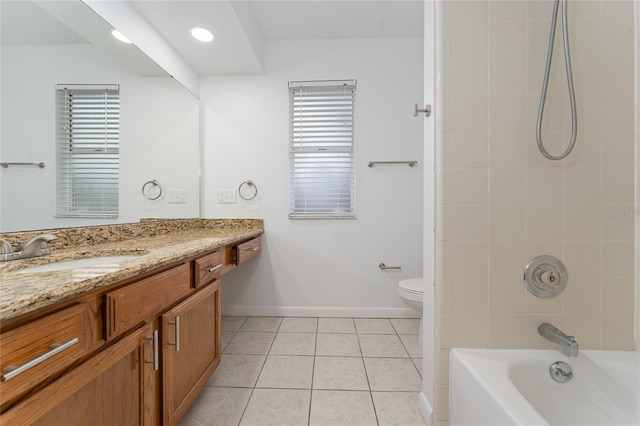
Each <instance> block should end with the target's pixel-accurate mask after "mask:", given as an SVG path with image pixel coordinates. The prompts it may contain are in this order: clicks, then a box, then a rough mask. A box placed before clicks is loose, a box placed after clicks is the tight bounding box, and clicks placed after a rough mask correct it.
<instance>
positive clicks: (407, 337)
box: [398, 334, 422, 358]
mask: <svg viewBox="0 0 640 426" xmlns="http://www.w3.org/2000/svg"><path fill="white" fill-rule="evenodd" d="M398 337H399V338H400V340H401V341H402V345H403V346H404V348H405V349H406V350H407V352H409V356H410V357H411V358H420V357H421V356H422V348H421V347H419V346H418V344H419V342H421V340H420V339H418V335H417V334H400V335H398Z"/></svg>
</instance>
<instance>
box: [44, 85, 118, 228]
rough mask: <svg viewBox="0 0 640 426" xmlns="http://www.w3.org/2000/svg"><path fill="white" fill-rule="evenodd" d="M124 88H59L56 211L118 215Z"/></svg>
mask: <svg viewBox="0 0 640 426" xmlns="http://www.w3.org/2000/svg"><path fill="white" fill-rule="evenodd" d="M119 146H120V89H119V86H118V85H116V84H111V85H58V86H57V88H56V215H57V216H60V217H117V216H118V198H119V197H118V180H119V171H120V166H119V161H120V160H119Z"/></svg>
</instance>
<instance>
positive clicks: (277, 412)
mask: <svg viewBox="0 0 640 426" xmlns="http://www.w3.org/2000/svg"><path fill="white" fill-rule="evenodd" d="M310 398H311V391H309V390H298V389H255V390H254V391H253V394H252V395H251V399H250V400H249V404H247V409H246V411H245V412H244V415H243V416H242V421H241V422H240V425H242V426H245V425H246V426H249V425H255V426H265V425H287V426H295V425H300V426H303V425H307V424H308V419H309V403H310Z"/></svg>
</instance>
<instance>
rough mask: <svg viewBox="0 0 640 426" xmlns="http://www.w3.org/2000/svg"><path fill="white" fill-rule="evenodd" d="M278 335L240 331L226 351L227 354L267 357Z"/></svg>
mask: <svg viewBox="0 0 640 426" xmlns="http://www.w3.org/2000/svg"><path fill="white" fill-rule="evenodd" d="M275 336H276V333H253V332H243V331H239V332H238V333H237V334H236V335H235V337H234V338H233V339H232V340H231V342H229V344H228V345H227V347H226V348H225V350H224V353H226V354H243V355H266V354H268V353H269V349H270V348H271V343H272V342H273V339H274V337H275Z"/></svg>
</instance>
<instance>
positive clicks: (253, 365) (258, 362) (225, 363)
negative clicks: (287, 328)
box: [206, 354, 267, 388]
mask: <svg viewBox="0 0 640 426" xmlns="http://www.w3.org/2000/svg"><path fill="white" fill-rule="evenodd" d="M266 358H267V357H266V356H265V355H236V354H224V355H223V356H222V359H221V361H220V365H218V368H216V371H214V373H213V375H212V376H211V378H210V379H209V381H208V382H207V384H206V386H228V387H237V388H252V387H254V386H255V384H256V381H257V380H258V375H259V374H260V370H261V369H262V365H263V364H264V361H265V359H266Z"/></svg>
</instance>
